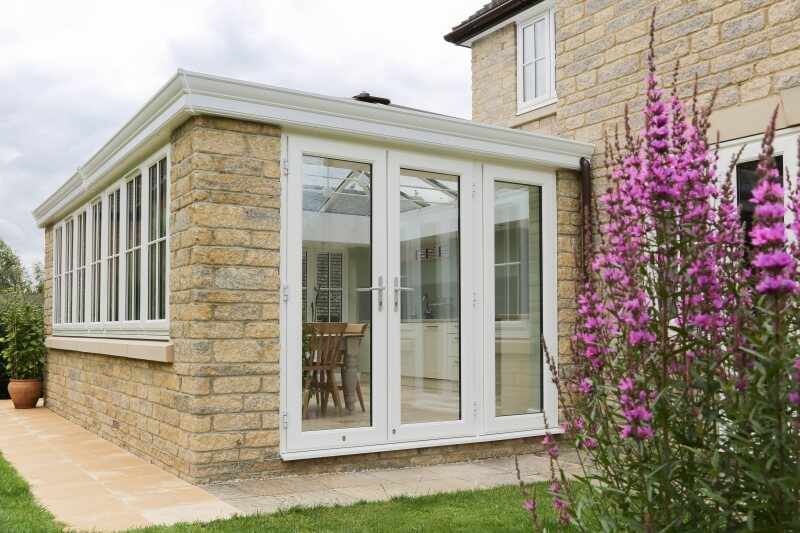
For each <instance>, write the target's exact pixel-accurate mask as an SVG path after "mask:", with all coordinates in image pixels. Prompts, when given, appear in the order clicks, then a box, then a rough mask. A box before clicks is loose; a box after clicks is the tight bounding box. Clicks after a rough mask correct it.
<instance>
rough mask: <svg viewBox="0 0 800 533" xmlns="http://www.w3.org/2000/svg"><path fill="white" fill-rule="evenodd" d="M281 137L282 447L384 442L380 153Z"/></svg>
mask: <svg viewBox="0 0 800 533" xmlns="http://www.w3.org/2000/svg"><path fill="white" fill-rule="evenodd" d="M288 144H289V149H288V152H289V167H290V169H292V171H291V172H290V174H289V177H288V179H287V180H286V188H287V195H288V200H287V203H288V205H289V206H290V208H289V209H288V212H287V220H288V223H287V235H286V242H287V245H286V250H287V252H286V256H287V259H286V263H285V266H284V268H285V272H286V273H285V277H286V279H287V281H288V286H289V287H290V288H291V289H292V290H291V292H290V293H289V296H288V300H287V306H286V316H287V320H286V324H287V326H286V328H287V329H286V332H285V338H286V343H285V344H286V348H285V350H284V354H285V355H284V357H285V359H286V363H285V366H284V368H286V370H287V376H288V377H287V382H286V385H285V388H286V403H285V405H286V406H288V411H289V412H288V414H287V416H286V423H287V432H286V438H287V449H289V450H291V451H306V450H315V449H325V448H339V447H347V446H359V445H364V444H374V443H379V442H383V441H385V440H386V417H385V415H383V413H385V411H386V401H385V390H386V362H385V361H386V355H385V354H386V348H385V346H386V344H385V341H386V314H385V305H384V299H385V294H384V293H385V291H386V288H385V283H384V280H385V275H386V253H387V252H386V245H385V238H375V237H374V236H381V235H385V234H386V221H385V215H382V216H376V213H381V214H382V213H385V207H384V206H385V201H386V200H385V194H386V192H385V191H386V188H385V181H386V179H385V175H386V152H385V151H384V150H378V149H375V148H370V147H367V146H359V145H354V144H349V143H342V142H336V141H331V140H323V139H312V138H306V137H302V136H292V137H291V138H290V139H289V140H288ZM382 204H383V205H382ZM285 297H286V296H285Z"/></svg>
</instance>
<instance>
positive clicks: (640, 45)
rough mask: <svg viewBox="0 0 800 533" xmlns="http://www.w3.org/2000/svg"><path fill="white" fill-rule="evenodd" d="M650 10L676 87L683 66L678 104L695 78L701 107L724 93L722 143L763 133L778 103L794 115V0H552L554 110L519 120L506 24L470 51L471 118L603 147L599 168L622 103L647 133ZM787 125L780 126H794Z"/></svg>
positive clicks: (663, 63) (661, 63) (797, 56)
mask: <svg viewBox="0 0 800 533" xmlns="http://www.w3.org/2000/svg"><path fill="white" fill-rule="evenodd" d="M653 6H657V13H656V19H655V28H656V32H655V41H654V44H655V53H656V61H657V67H658V69H659V73H660V75H661V77H662V79H664V80H667V81H668V82H669V83H671V78H672V72H673V69H674V67H675V62H676V61H680V66H679V70H678V86H679V94H680V95H681V96H683V97H687V96H689V95H691V93H692V87H693V84H694V79H695V76H697V78H698V88H699V93H700V96H701V99H707V98H708V97H709V96H710V94H711V92H712V90H713V89H714V88H715V87H718V89H719V93H718V96H717V101H716V106H715V110H716V111H715V114H714V116H713V117H712V122H713V123H714V124H715V125H716V126H717V127H719V128H720V129H721V133H722V139H723V140H725V139H726V138H735V137H740V136H744V135H750V134H754V133H758V132H759V131H763V129H764V127H765V126H766V122H767V121H768V118H769V114H770V113H771V111H772V109H773V108H774V106H775V105H776V104H778V103H781V104H783V107H784V111H785V112H789V110H790V107H791V106H792V105H794V106H795V108H796V106H797V104H796V103H794V102H796V101H797V100H798V99H800V48H798V46H797V43H798V42H800V2H798V1H797V0H780V1H777V0H696V1H695V0H666V1H658V2H654V1H647V0H643V1H640V0H637V1H634V0H629V1H625V2H613V1H611V0H556V2H555V17H556V35H555V41H556V47H555V55H556V94H557V95H558V102H557V104H555V105H552V106H547V107H546V108H543V109H540V110H536V111H532V112H530V113H525V114H524V115H521V116H517V115H516V91H517V84H516V25H515V24H513V23H510V24H508V25H506V26H504V27H502V28H500V29H498V30H497V31H495V32H493V33H491V34H489V35H487V36H485V37H483V38H481V39H479V40H478V41H476V42H475V43H474V44H473V47H472V68H473V72H472V81H473V119H474V120H476V121H479V122H488V123H492V124H498V125H504V126H509V127H518V128H522V129H526V130H531V131H537V132H539V133H546V134H554V135H559V136H562V137H567V138H573V139H577V140H582V141H587V142H593V143H597V147H598V149H597V150H596V152H595V156H594V160H593V162H592V163H593V166H594V167H595V168H596V169H597V170H602V168H601V164H602V152H603V145H602V139H603V132H604V131H609V132H610V133H613V130H614V127H615V126H616V125H620V124H621V117H622V114H623V110H624V106H625V104H628V105H629V107H630V108H631V110H632V118H633V121H632V123H633V125H634V127H638V126H641V118H640V113H639V111H640V109H641V105H642V102H643V96H642V95H643V83H644V76H645V72H646V66H647V65H646V57H647V47H648V42H649V25H650V15H651V13H652V10H653ZM726 111H727V112H728V113H727V114H726ZM794 113H795V114H794V115H792V116H796V113H797V112H794ZM782 118H783V120H784V122H783V125H784V126H785V125H791V124H792V123H794V121H793V120H792V118H791V117H785V116H783V115H782ZM779 120H780V117H779ZM780 125H781V124H780V123H779V127H780ZM743 126H744V127H749V128H751V131H745V130H742V127H743Z"/></svg>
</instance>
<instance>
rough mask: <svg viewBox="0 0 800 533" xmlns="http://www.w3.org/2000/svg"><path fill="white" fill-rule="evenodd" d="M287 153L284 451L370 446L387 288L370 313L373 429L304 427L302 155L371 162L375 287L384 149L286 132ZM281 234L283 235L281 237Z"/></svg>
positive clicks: (381, 402) (381, 417)
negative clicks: (313, 428) (381, 301)
mask: <svg viewBox="0 0 800 533" xmlns="http://www.w3.org/2000/svg"><path fill="white" fill-rule="evenodd" d="M284 144H285V146H284V149H285V150H286V151H285V152H284V153H287V154H288V157H287V158H286V161H285V162H284V163H285V164H288V168H289V172H288V178H287V179H286V180H285V181H284V184H285V186H286V188H285V190H286V198H285V203H284V204H283V205H284V206H285V207H286V215H285V218H284V220H285V221H286V228H285V230H286V233H285V234H284V235H285V240H284V239H283V238H282V239H281V240H282V241H283V242H284V243H285V246H284V247H283V250H282V251H281V255H282V257H284V258H285V261H286V262H285V264H284V276H283V279H284V280H285V282H284V284H285V285H286V286H285V287H284V291H288V292H284V295H285V298H284V300H283V302H282V303H283V305H282V308H283V309H282V311H283V315H282V323H283V324H284V325H285V326H284V327H285V329H284V331H283V339H284V342H283V343H282V344H283V346H284V347H283V350H282V360H283V361H282V364H281V368H282V374H284V375H285V377H286V380H285V386H284V387H283V393H282V410H283V413H282V414H283V415H284V417H285V418H283V417H282V418H283V420H285V423H286V426H285V432H286V449H287V450H289V451H292V452H302V451H311V450H324V449H330V448H347V447H353V446H367V445H372V444H381V443H384V442H386V435H387V420H386V416H385V413H386V409H387V406H386V395H385V394H382V393H381V392H382V391H385V390H386V375H387V373H386V357H385V355H384V354H386V350H387V335H386V324H387V320H386V314H387V312H388V309H389V306H388V302H389V296H390V295H389V290H388V289H386V290H384V291H383V295H382V299H383V305H382V306H380V305H379V303H378V302H379V298H380V297H381V295H379V292H378V291H373V292H372V293H371V294H372V317H371V325H370V327H371V328H372V331H371V335H370V337H371V340H372V349H371V359H372V363H371V369H370V370H371V379H372V385H371V387H370V391H371V395H372V399H371V402H370V411H371V418H372V424H371V426H369V427H360V428H340V429H329V430H318V431H303V418H302V416H303V409H302V394H303V392H302V389H303V386H302V357H301V356H300V354H301V353H302V326H303V317H302V297H301V291H302V269H301V268H298V266H297V261H298V259H299V258H301V257H302V248H303V234H302V228H303V209H302V206H303V155H315V156H322V157H330V158H334V159H343V160H348V161H355V162H360V163H368V164H370V165H372V183H371V191H372V202H373V203H372V213H371V217H370V218H371V223H372V242H371V253H372V274H371V275H372V286H373V287H374V286H377V285H378V284H379V278H383V285H384V286H386V285H387V283H386V270H387V269H386V239H385V235H386V218H385V216H384V212H385V210H386V150H385V149H380V148H376V147H374V146H370V145H367V144H361V143H350V142H345V141H339V140H333V139H328V138H318V137H307V136H305V135H300V134H290V135H286V136H285V143H284ZM282 237H283V236H282Z"/></svg>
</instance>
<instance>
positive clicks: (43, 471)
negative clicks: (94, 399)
mask: <svg viewBox="0 0 800 533" xmlns="http://www.w3.org/2000/svg"><path fill="white" fill-rule="evenodd" d="M0 427H2V428H3V431H2V432H0V452H2V453H3V456H4V457H5V458H6V460H8V461H9V462H10V463H11V464H12V465H13V466H14V468H15V469H16V470H17V472H19V473H20V475H21V476H22V477H23V478H25V479H26V480H27V481H28V483H29V484H30V486H31V490H32V492H33V495H34V497H35V498H36V499H37V500H38V501H39V503H41V504H42V505H43V506H44V507H46V508H47V509H48V510H49V511H50V512H51V513H53V515H55V517H56V520H58V521H60V522H63V523H65V524H66V525H67V526H68V527H69V528H70V529H76V530H79V531H119V530H124V529H130V528H134V527H141V526H148V525H154V524H164V525H167V524H175V523H177V522H182V521H198V520H200V521H210V520H214V519H217V518H227V517H230V516H233V515H234V514H236V513H237V512H238V511H237V510H236V508H234V507H233V506H231V505H230V504H228V503H225V502H224V501H223V500H221V499H220V498H218V497H216V496H215V495H213V494H211V493H210V492H208V491H206V490H204V489H202V488H201V487H196V486H194V485H191V484H190V483H187V482H185V481H183V480H181V479H179V478H177V477H175V476H173V475H172V474H170V473H168V472H165V471H164V470H161V469H160V468H158V467H156V466H154V465H152V464H150V463H148V462H147V461H146V460H144V459H142V458H140V457H137V456H135V455H133V454H132V453H130V452H128V451H126V450H123V449H122V448H119V447H118V446H115V445H114V444H111V443H110V442H108V441H106V440H104V439H102V438H101V437H98V436H97V435H95V434H94V433H91V432H89V431H86V430H84V429H82V428H80V427H78V426H77V425H75V424H73V423H71V422H69V421H67V420H65V419H63V418H61V417H60V416H58V415H56V414H55V413H53V412H52V411H50V410H49V409H46V408H44V407H38V408H36V409H26V410H17V409H14V407H13V405H12V404H11V402H10V401H8V400H3V401H0Z"/></svg>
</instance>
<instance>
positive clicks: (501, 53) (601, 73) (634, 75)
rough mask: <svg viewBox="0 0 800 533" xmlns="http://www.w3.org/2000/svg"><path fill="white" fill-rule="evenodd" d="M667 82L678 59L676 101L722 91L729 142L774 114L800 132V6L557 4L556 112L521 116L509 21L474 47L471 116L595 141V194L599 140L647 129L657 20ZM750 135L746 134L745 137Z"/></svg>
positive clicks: (562, 284) (565, 266)
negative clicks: (627, 114)
mask: <svg viewBox="0 0 800 533" xmlns="http://www.w3.org/2000/svg"><path fill="white" fill-rule="evenodd" d="M655 5H657V7H658V11H657V15H656V20H655V28H656V31H655V40H654V45H655V53H656V61H657V68H658V69H659V73H660V75H661V77H662V79H664V80H667V81H668V83H671V79H672V73H673V70H674V68H675V63H676V61H678V60H679V61H680V63H679V70H678V78H677V80H678V89H679V94H680V95H681V96H683V97H688V96H690V95H691V94H692V91H693V86H694V79H695V76H697V79H698V89H699V95H700V99H701V101H703V100H705V99H707V98H709V96H710V94H711V92H712V91H713V90H714V88H715V87H718V89H719V93H718V96H717V100H716V106H715V112H714V114H713V115H712V126H714V127H717V128H719V129H720V130H721V133H722V140H725V139H730V138H736V137H740V136H744V135H751V134H755V133H758V132H760V131H763V129H764V127H765V126H766V123H767V121H768V119H769V114H771V112H772V110H773V109H774V107H775V105H776V104H781V105H782V114H781V115H779V124H778V126H779V127H782V126H787V125H792V124H797V123H800V48H798V46H797V43H798V42H800V1H798V0H782V1H770V0H732V1H730V0H699V1H694V0H666V1H659V2H654V1H646V0H645V1H640V0H629V1H624V2H614V1H611V0H556V1H555V9H554V13H555V18H556V21H555V24H556V35H555V42H556V45H555V55H556V94H557V96H558V102H557V103H555V104H552V105H548V106H546V107H543V108H540V109H537V110H534V111H531V112H528V113H524V114H522V115H519V116H518V115H517V77H516V76H517V50H516V47H517V36H516V24H515V23H513V22H510V23H508V24H506V25H505V26H501V27H500V28H498V29H497V30H496V31H494V32H492V33H490V34H488V35H486V36H484V37H482V38H480V39H478V40H477V41H475V42H474V43H473V44H472V118H473V120H475V121H478V122H485V123H489V124H496V125H500V126H507V127H512V128H519V129H523V130H527V131H533V132H536V133H542V134H546V135H558V136H561V137H566V138H572V139H576V140H581V141H587V142H591V143H595V144H596V146H597V148H596V150H595V154H594V156H593V157H592V172H593V176H594V184H593V188H594V191H595V194H597V193H598V192H599V191H602V190H603V189H604V188H605V181H604V179H603V177H604V175H605V169H604V168H603V152H604V144H603V134H604V132H609V134H611V135H613V132H614V128H615V127H616V126H621V125H622V116H623V112H624V107H625V105H626V104H627V105H628V106H629V107H630V109H631V114H632V116H631V119H632V120H631V124H632V126H633V127H634V128H640V127H641V125H642V119H641V108H642V104H643V101H644V98H643V88H644V77H645V73H646V68H647V62H646V61H647V47H648V43H649V39H650V37H649V28H650V17H651V13H652V10H653V6H655ZM745 128H750V130H747V129H745ZM558 195H559V196H558V202H559V204H558V217H559V242H558V250H559V258H558V266H559V287H558V291H559V299H558V301H559V355H560V363H561V366H562V368H563V367H564V366H565V365H568V364H569V362H570V359H569V357H570V356H569V354H570V347H569V336H570V333H571V332H572V329H573V327H574V320H575V292H574V291H575V283H576V282H577V280H578V279H579V278H580V264H579V262H578V261H579V259H578V258H579V254H578V250H580V247H581V241H582V235H581V234H580V229H579V228H580V226H581V224H580V223H581V216H582V215H581V214H580V211H581V210H580V191H579V182H578V180H577V176H576V175H574V174H571V173H568V172H560V173H559V180H558Z"/></svg>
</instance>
